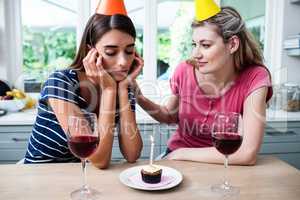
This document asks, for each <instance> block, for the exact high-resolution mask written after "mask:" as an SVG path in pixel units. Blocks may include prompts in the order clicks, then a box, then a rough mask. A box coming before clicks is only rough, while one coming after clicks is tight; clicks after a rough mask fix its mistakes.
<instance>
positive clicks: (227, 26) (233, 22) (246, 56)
mask: <svg viewBox="0 0 300 200" xmlns="http://www.w3.org/2000/svg"><path fill="white" fill-rule="evenodd" d="M206 24H212V25H215V26H217V33H218V34H219V35H220V36H221V37H222V38H223V41H224V43H227V42H228V41H229V39H230V38H231V37H232V36H234V35H236V36H237V37H238V38H239V39H240V46H239V48H238V50H237V51H236V52H235V53H234V54H233V59H234V65H235V68H236V69H237V70H243V69H244V68H246V67H249V66H254V65H260V66H264V63H263V55H262V52H261V49H260V47H259V44H258V43H257V42H256V40H255V39H254V37H253V36H252V34H251V33H250V32H249V31H248V30H247V28H246V27H245V23H244V21H243V19H242V17H241V15H240V14H239V13H238V12H237V11H236V10H235V9H234V8H232V7H222V8H221V11H220V12H219V13H218V14H216V15H215V16H213V17H211V18H209V19H207V20H204V21H200V22H199V21H194V22H193V23H192V28H197V27H199V26H204V25H206Z"/></svg>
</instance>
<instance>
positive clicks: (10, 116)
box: [0, 106, 300, 126]
mask: <svg viewBox="0 0 300 200" xmlns="http://www.w3.org/2000/svg"><path fill="white" fill-rule="evenodd" d="M35 117H36V110H35V109H31V110H26V111H21V112H15V113H7V114H6V115H5V116H2V117H0V126H1V125H32V124H33V123H34V121H35ZM136 119H137V123H139V124H156V123H158V122H157V121H156V120H154V119H152V118H151V117H150V116H149V115H148V114H146V112H145V111H143V110H142V108H140V107H139V106H137V109H136ZM286 121H300V112H286V111H284V110H271V109H268V110H267V122H286Z"/></svg>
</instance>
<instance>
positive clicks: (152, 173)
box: [141, 135, 162, 184]
mask: <svg viewBox="0 0 300 200" xmlns="http://www.w3.org/2000/svg"><path fill="white" fill-rule="evenodd" d="M150 141H151V149H150V162H149V165H146V166H144V167H143V168H142V170H141V175H142V180H143V181H144V182H146V183H152V184H153V183H159V182H160V181H161V174H162V169H161V168H160V167H159V166H157V165H153V153H154V145H155V142H154V137H153V135H150Z"/></svg>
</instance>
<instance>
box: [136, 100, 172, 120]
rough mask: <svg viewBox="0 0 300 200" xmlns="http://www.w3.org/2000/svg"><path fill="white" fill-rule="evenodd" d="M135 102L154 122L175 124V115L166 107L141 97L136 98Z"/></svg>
mask: <svg viewBox="0 0 300 200" xmlns="http://www.w3.org/2000/svg"><path fill="white" fill-rule="evenodd" d="M137 102H138V104H139V105H140V106H141V107H142V108H143V109H144V110H145V111H146V112H147V113H148V114H149V115H150V116H151V117H153V118H154V119H155V120H157V121H159V122H161V123H167V124H171V123H176V122H177V113H176V112H175V111H173V110H169V109H168V108H167V107H166V106H161V105H158V104H156V103H154V102H153V101H151V100H149V99H148V98H146V97H144V96H143V95H139V96H138V97H137Z"/></svg>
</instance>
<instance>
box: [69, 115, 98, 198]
mask: <svg viewBox="0 0 300 200" xmlns="http://www.w3.org/2000/svg"><path fill="white" fill-rule="evenodd" d="M66 135H67V140H68V146H69V148H70V150H71V152H72V153H73V154H74V155H75V156H76V157H77V158H79V159H80V160H81V163H82V171H83V186H82V187H81V188H79V189H77V190H75V191H73V192H72V193H71V199H72V200H79V199H80V200H87V199H89V200H90V199H97V198H98V196H99V194H100V193H99V192H98V191H97V190H95V189H92V188H90V187H88V185H87V183H86V159H87V158H88V157H89V156H91V155H92V154H93V153H94V152H95V151H96V149H97V146H98V144H99V140H100V138H99V131H98V128H97V116H96V114H94V113H84V114H81V115H80V116H69V118H68V131H67V134H66Z"/></svg>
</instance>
